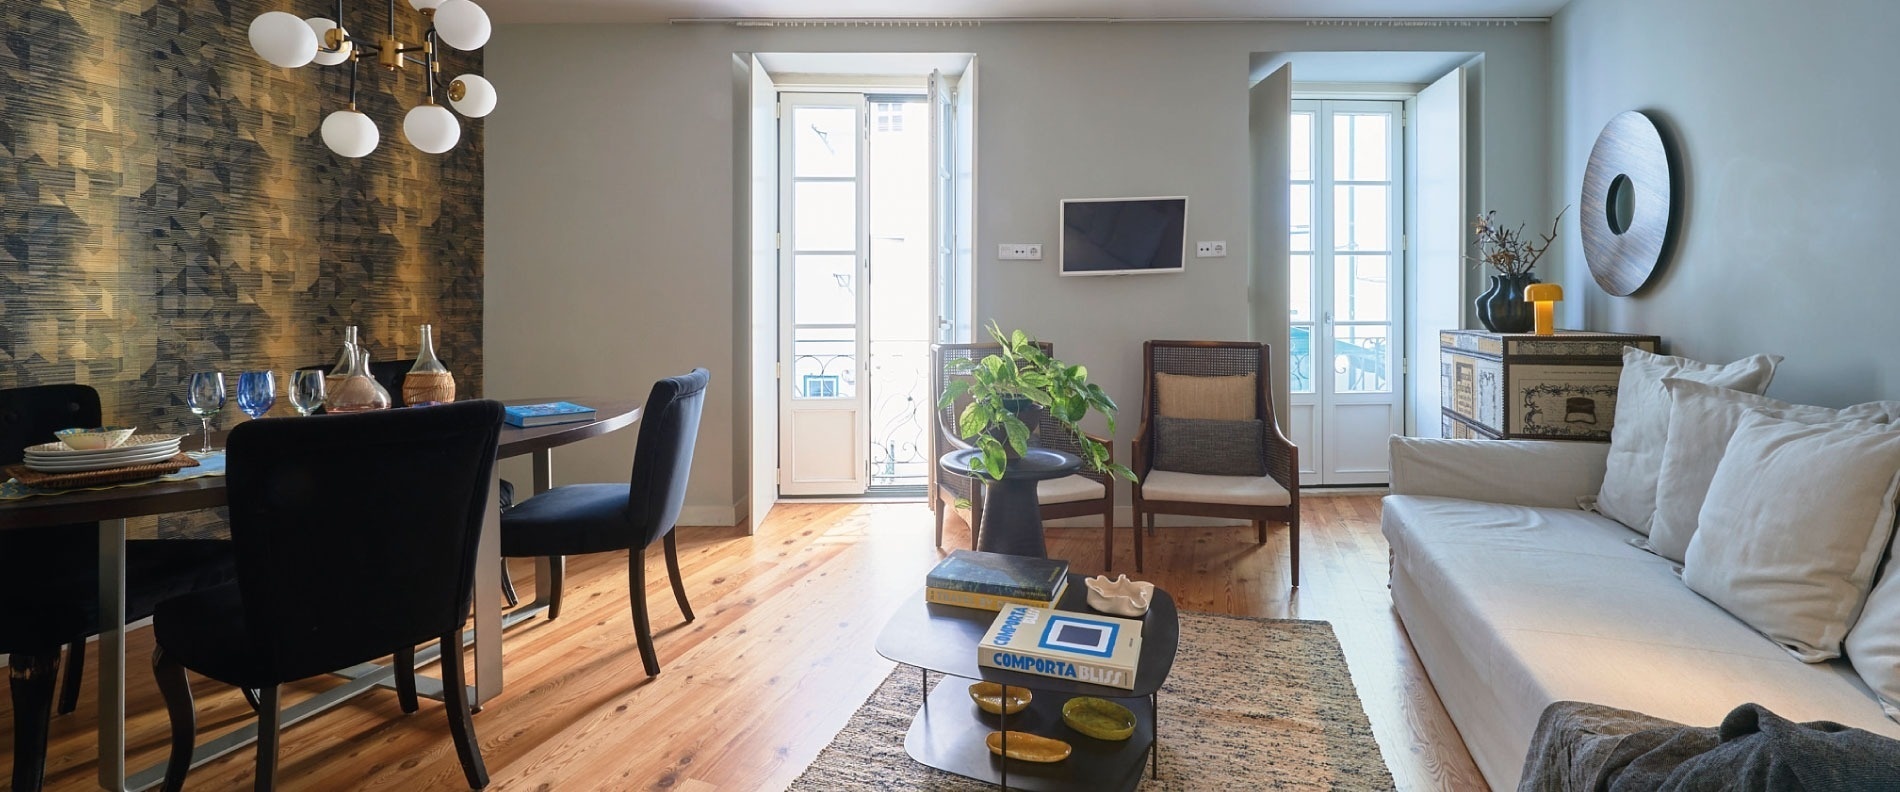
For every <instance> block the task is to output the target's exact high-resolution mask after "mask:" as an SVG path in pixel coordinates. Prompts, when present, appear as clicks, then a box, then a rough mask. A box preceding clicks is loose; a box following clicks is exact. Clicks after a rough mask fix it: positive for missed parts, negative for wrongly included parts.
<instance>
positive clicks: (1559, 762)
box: [1518, 701, 1900, 792]
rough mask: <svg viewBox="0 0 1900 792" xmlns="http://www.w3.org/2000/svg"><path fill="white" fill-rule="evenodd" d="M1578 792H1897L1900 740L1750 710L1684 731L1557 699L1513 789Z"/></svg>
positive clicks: (1649, 719)
mask: <svg viewBox="0 0 1900 792" xmlns="http://www.w3.org/2000/svg"><path fill="white" fill-rule="evenodd" d="M1586 790H1588V791H1589V792H1636V791H1637V790H1641V791H1642V792H1652V791H1655V792H1700V791H1701V790H1709V792H1715V791H1716V790H1722V791H1723V792H1728V791H1729V790H1776V791H1777V792H1780V790H1900V741H1895V740H1892V739H1888V738H1886V737H1882V736H1880V735H1877V734H1873V733H1872V732H1868V731H1864V730H1861V729H1850V728H1848V727H1846V726H1842V725H1840V724H1838V723H1832V722H1828V721H1815V722H1812V723H1794V722H1792V721H1789V720H1787V719H1786V718H1782V717H1780V716H1778V715H1776V714H1774V713H1772V712H1769V711H1768V710H1766V709H1764V708H1762V707H1761V706H1760V705H1757V704H1744V705H1742V706H1740V707H1736V708H1735V709H1734V710H1733V711H1731V712H1729V714H1728V717H1726V718H1723V719H1722V725H1720V726H1716V727H1693V726H1684V725H1682V724H1680V723H1675V722H1673V721H1666V720H1663V719H1661V718H1652V717H1649V716H1647V715H1644V714H1642V713H1640V712H1631V711H1629V710H1620V709H1614V708H1611V707H1603V706H1598V705H1596V704H1583V703H1580V702H1575V701H1559V702H1557V703H1555V704H1552V705H1550V706H1549V707H1547V708H1545V709H1544V714H1543V717H1541V718H1540V719H1539V720H1538V723H1537V733H1536V736H1534V737H1533V738H1532V739H1531V750H1530V754H1529V756H1527V757H1526V758H1525V760H1524V777H1523V780H1522V781H1521V782H1520V783H1519V784H1518V792H1585V791H1586Z"/></svg>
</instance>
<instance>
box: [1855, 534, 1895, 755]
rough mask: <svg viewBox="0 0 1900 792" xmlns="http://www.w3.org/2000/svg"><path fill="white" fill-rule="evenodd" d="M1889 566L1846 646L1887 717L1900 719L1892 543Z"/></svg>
mask: <svg viewBox="0 0 1900 792" xmlns="http://www.w3.org/2000/svg"><path fill="white" fill-rule="evenodd" d="M1886 569H1887V571H1886V572H1883V573H1881V577H1880V582H1878V583H1875V584H1874V590H1873V593H1871V594H1868V595H1867V605H1866V606H1865V607H1863V608H1861V611H1860V619H1859V620H1858V621H1856V622H1854V627H1853V629H1851V630H1849V631H1848V633H1847V641H1846V642H1845V643H1844V644H1843V647H1844V648H1845V649H1846V652H1847V659H1848V660H1851V661H1853V663H1854V670H1855V671H1857V672H1859V673H1860V678H1861V679H1862V680H1864V681H1866V683H1867V686H1868V687H1870V688H1873V689H1874V693H1875V694H1877V695H1879V696H1880V705H1881V707H1882V708H1883V709H1885V710H1886V711H1887V717H1889V718H1892V719H1894V720H1897V721H1900V562H1896V561H1895V560H1894V558H1893V550H1892V549H1891V547H1890V548H1889V549H1888V555H1887V567H1886Z"/></svg>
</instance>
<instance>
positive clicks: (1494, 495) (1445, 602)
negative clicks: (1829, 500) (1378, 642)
mask: <svg viewBox="0 0 1900 792" xmlns="http://www.w3.org/2000/svg"><path fill="white" fill-rule="evenodd" d="M1391 450H1392V494H1391V495H1390V496H1388V497H1386V499H1385V508H1384V516H1383V529H1384V532H1385V536H1386V539H1387V541H1388V542H1390V544H1391V546H1392V602H1393V605H1394V606H1395V608H1396V609H1397V611H1398V614H1399V618H1400V619H1401V621H1402V622H1403V623H1404V625H1405V630H1406V633H1407V634H1408V635H1409V636H1410V637H1411V641H1412V646H1413V648H1414V649H1415V650H1417V652H1418V656H1419V659H1420V660H1421V661H1422V662H1423V664H1424V666H1425V670H1426V673H1427V674H1428V675H1429V676H1430V677H1431V681H1432V686H1433V687H1434V688H1436V689H1437V691H1438V698H1439V700H1440V701H1442V702H1443V703H1444V706H1445V710H1446V711H1447V712H1448V713H1450V715H1451V719H1452V721H1453V723H1455V724H1456V725H1457V726H1458V731H1459V733H1460V735H1461V736H1462V737H1463V738H1464V741H1465V746H1466V747H1467V748H1468V749H1470V751H1471V756H1472V758H1473V759H1474V760H1476V761H1477V764H1478V768H1479V769H1480V770H1482V771H1483V772H1484V777H1485V780H1486V781H1488V782H1489V783H1490V784H1491V787H1492V788H1493V789H1496V790H1512V789H1516V788H1517V784H1518V779H1519V775H1520V773H1521V772H1522V770H1523V765H1524V755H1525V752H1526V751H1527V750H1528V749H1529V747H1530V741H1531V734H1532V732H1533V731H1534V730H1535V728H1536V726H1537V720H1538V716H1539V715H1540V714H1541V713H1542V712H1543V710H1544V708H1545V707H1546V706H1547V705H1549V704H1551V703H1552V702H1556V701H1585V702H1590V703H1595V704H1603V705H1607V706H1612V707H1620V708H1624V709H1630V710H1635V711H1638V712H1643V713H1646V714H1649V715H1654V716H1656V717H1660V718H1667V719H1669V720H1673V721H1677V722H1680V723H1685V724H1689V725H1692V726H1713V725H1716V724H1718V723H1720V722H1721V720H1722V717H1723V716H1724V715H1726V714H1727V713H1728V711H1729V710H1730V709H1733V708H1734V707H1735V706H1737V705H1740V704H1744V703H1748V702H1754V703H1758V704H1761V705H1763V706H1765V707H1767V708H1769V709H1770V710H1773V711H1774V712H1776V713H1778V714H1780V715H1782V716H1784V717H1787V718H1790V719H1792V720H1795V721H1810V720H1831V721H1837V722H1840V723H1843V724H1846V725H1848V726H1855V727H1859V728H1863V729H1867V730H1868V731H1872V732H1875V733H1878V734H1883V735H1887V736H1890V737H1900V724H1896V723H1895V722H1893V721H1891V720H1888V719H1887V718H1886V717H1885V716H1884V715H1883V714H1882V712H1881V708H1880V704H1879V702H1878V700H1877V699H1876V698H1875V697H1874V695H1873V693H1872V692H1871V691H1869V690H1868V688H1867V686H1866V685H1865V684H1864V683H1862V682H1861V680H1860V678H1859V677H1858V676H1856V674H1855V673H1854V671H1853V669H1852V668H1851V667H1849V666H1848V665H1847V663H1846V661H1845V660H1838V661H1834V662H1831V663H1820V664H1814V665H1809V664H1806V663H1802V662H1800V661H1798V660H1796V659H1795V658H1793V657H1792V656H1790V655H1789V654H1788V652H1787V651H1785V650H1783V649H1782V648H1781V647H1780V646H1778V645H1776V644H1775V643H1773V642H1771V641H1769V640H1768V639H1767V638H1764V637H1763V636H1762V635H1761V634H1760V633H1757V632H1756V631H1755V630H1754V629H1752V628H1750V627H1749V626H1748V625H1746V624H1744V623H1742V622H1741V621H1740V620H1738V619H1736V618H1735V617H1733V616H1730V615H1729V614H1728V613H1727V612H1726V611H1723V610H1722V609H1721V608H1719V607H1716V606H1715V605H1714V604H1713V603H1711V602H1709V601H1708V600H1706V599H1703V598H1702V597H1701V596H1700V595H1698V594H1696V593H1695V592H1693V591H1690V590H1689V588H1688V587H1687V586H1685V585H1684V584H1683V582H1682V579H1681V578H1680V577H1679V576H1678V574H1677V570H1676V567H1675V565H1674V564H1673V563H1672V562H1670V561H1669V560H1667V559H1664V558H1662V557H1659V556H1656V555H1652V554H1650V553H1648V552H1646V551H1644V550H1640V549H1638V548H1636V547H1634V546H1633V545H1631V544H1630V541H1631V540H1632V539H1636V538H1639V537H1638V535H1637V534H1636V533H1635V532H1634V531H1631V530H1629V529H1628V528H1625V527H1624V526H1622V525H1621V524H1619V523H1617V522H1615V521H1613V520H1610V519H1608V518H1605V517H1601V516H1599V515H1597V514H1595V513H1592V512H1587V511H1584V510H1582V509H1580V508H1579V507H1578V498H1579V497H1591V496H1594V495H1595V494H1596V493H1597V490H1598V488H1599V486H1600V485H1601V484H1602V481H1603V472H1604V459H1605V457H1606V455H1607V453H1608V451H1609V447H1608V446H1607V445H1602V444H1595V443H1557V442H1530V441H1465V440H1421V439H1414V438H1399V437H1395V438H1393V439H1392V446H1391ZM1889 574H1900V572H1889Z"/></svg>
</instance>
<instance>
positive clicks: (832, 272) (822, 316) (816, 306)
mask: <svg viewBox="0 0 1900 792" xmlns="http://www.w3.org/2000/svg"><path fill="white" fill-rule="evenodd" d="M857 260H858V258H857V256H851V255H842V256H841V255H823V256H815V255H811V254H801V255H799V256H797V257H796V258H795V260H794V262H793V264H792V272H793V275H792V321H793V322H796V323H798V324H853V323H856V322H857V321H858V282H857Z"/></svg>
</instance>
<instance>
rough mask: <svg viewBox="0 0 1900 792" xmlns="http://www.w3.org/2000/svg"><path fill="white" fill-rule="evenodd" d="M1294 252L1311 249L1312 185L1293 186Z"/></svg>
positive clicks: (1292, 248)
mask: <svg viewBox="0 0 1900 792" xmlns="http://www.w3.org/2000/svg"><path fill="white" fill-rule="evenodd" d="M1289 249H1290V250H1293V251H1295V252H1298V251H1302V250H1312V249H1313V185H1311V184H1295V185H1293V246H1292V247H1291V248H1289Z"/></svg>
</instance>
